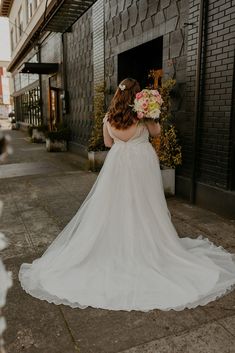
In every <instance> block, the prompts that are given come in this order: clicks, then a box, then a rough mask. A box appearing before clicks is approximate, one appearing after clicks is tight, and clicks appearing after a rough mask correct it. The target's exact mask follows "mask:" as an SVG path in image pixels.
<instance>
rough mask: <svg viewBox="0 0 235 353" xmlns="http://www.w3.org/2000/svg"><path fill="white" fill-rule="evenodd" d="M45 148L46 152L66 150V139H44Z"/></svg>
mask: <svg viewBox="0 0 235 353" xmlns="http://www.w3.org/2000/svg"><path fill="white" fill-rule="evenodd" d="M46 150H47V151H48V152H66V151H67V150H68V148H67V141H65V140H54V141H52V140H50V139H46Z"/></svg>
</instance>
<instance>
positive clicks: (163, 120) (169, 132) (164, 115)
mask: <svg viewBox="0 0 235 353" xmlns="http://www.w3.org/2000/svg"><path fill="white" fill-rule="evenodd" d="M175 84H176V81H175V80H173V79H168V80H166V81H165V82H163V84H162V86H161V87H160V89H159V91H160V94H161V96H162V99H163V105H162V109H161V115H160V125H161V134H160V136H158V137H154V138H151V143H152V145H153V147H154V148H155V150H156V152H157V155H158V157H159V161H160V165H161V167H163V166H165V167H169V168H175V167H176V166H177V165H181V164H182V152H181V146H180V144H179V141H178V138H177V130H176V129H175V126H174V125H173V123H172V114H171V90H172V88H173V87H174V86H175Z"/></svg>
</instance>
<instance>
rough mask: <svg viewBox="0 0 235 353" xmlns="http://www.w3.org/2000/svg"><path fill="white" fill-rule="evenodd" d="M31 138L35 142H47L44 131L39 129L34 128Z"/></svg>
mask: <svg viewBox="0 0 235 353" xmlns="http://www.w3.org/2000/svg"><path fill="white" fill-rule="evenodd" d="M31 140H32V142H35V143H44V142H46V137H45V134H44V133H43V132H42V131H39V130H38V129H33V131H32V138H31Z"/></svg>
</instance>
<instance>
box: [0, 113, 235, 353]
mask: <svg viewBox="0 0 235 353" xmlns="http://www.w3.org/2000/svg"><path fill="white" fill-rule="evenodd" d="M0 125H2V129H5V130H6V131H7V130H8V129H9V123H8V121H7V120H6V119H0ZM7 132H8V133H9V134H10V135H11V136H12V145H13V148H14V153H13V155H10V156H9V157H8V159H7V160H6V161H5V162H4V164H1V165H0V200H2V201H3V202H4V208H3V214H2V216H1V218H0V231H1V232H3V233H4V234H5V235H6V236H7V237H8V239H9V242H10V244H9V246H8V248H7V249H6V250H4V251H3V252H2V253H1V256H2V258H3V260H4V263H5V265H6V267H7V269H8V270H10V271H12V273H13V279H14V285H13V287H12V288H11V289H10V290H9V293H8V297H7V305H6V307H5V309H4V315H5V317H6V319H7V325H8V327H7V330H6V332H5V335H4V337H5V342H6V349H7V352H8V353H18V352H26V353H76V352H80V353H212V352H213V353H235V291H233V292H231V293H229V294H227V295H225V296H223V297H222V298H220V299H217V300H216V301H213V302H211V303H209V304H207V305H206V306H198V307H197V308H195V309H185V310H183V311H180V312H177V311H173V310H170V311H160V310H152V311H150V312H147V313H143V312H138V311H131V312H125V311H111V310H104V309H95V308H91V307H88V308H86V309H72V308H70V307H67V306H63V305H59V306H56V305H54V304H49V303H47V302H46V301H40V300H37V299H35V298H33V297H31V296H29V295H28V294H26V293H25V292H24V291H23V290H22V289H21V287H20V284H19V282H18V270H19V266H20V265H21V264H22V263H23V262H31V261H32V260H34V259H35V258H37V257H39V256H40V255H41V254H42V253H43V252H44V251H45V250H46V248H47V247H48V245H49V244H50V243H51V241H52V240H53V239H54V238H55V237H56V236H57V235H58V234H59V232H60V231H61V230H62V229H63V228H64V227H65V225H66V224H67V223H68V222H69V220H70V219H71V218H72V216H73V215H74V214H75V213H76V211H77V209H78V208H79V206H80V205H81V203H82V201H83V200H84V198H85V197H86V195H87V193H88V192H89V190H90V188H91V187H92V185H93V183H94V182H95V180H96V177H97V173H92V172H90V171H89V170H88V165H87V162H86V160H84V159H82V158H81V157H78V156H77V155H76V154H74V153H71V152H62V153H48V152H46V150H45V145H44V144H32V143H30V141H29V139H28V137H27V134H26V133H25V132H22V131H15V130H14V131H7ZM167 202H168V206H169V209H170V211H171V214H172V220H173V223H174V225H175V227H176V229H177V231H178V233H179V236H180V237H183V236H190V237H192V238H196V237H197V236H198V235H202V236H205V237H207V238H208V239H209V240H211V241H213V242H214V243H215V244H216V245H218V246H223V247H224V248H225V249H226V250H228V251H230V252H234V253H235V221H234V220H227V219H225V218H222V217H220V216H218V215H216V214H215V213H212V212H209V211H207V210H204V209H201V208H198V207H196V206H193V205H190V204H188V203H187V202H185V201H184V200H181V199H179V198H176V197H171V198H168V199H167Z"/></svg>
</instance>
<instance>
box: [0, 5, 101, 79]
mask: <svg viewBox="0 0 235 353" xmlns="http://www.w3.org/2000/svg"><path fill="white" fill-rule="evenodd" d="M7 1H9V2H10V3H11V4H12V2H13V1H10V0H3V2H7ZM96 1H97V0H59V1H58V0H53V1H51V2H50V3H49V5H48V8H47V14H46V15H45V13H44V14H43V15H42V16H41V18H40V19H39V21H38V23H37V24H36V25H35V27H34V29H33V30H32V31H31V33H30V34H29V35H28V37H27V39H26V40H25V42H24V43H23V45H22V47H21V48H20V49H19V51H18V52H17V54H16V55H15V57H14V58H13V59H12V60H11V62H10V64H9V66H8V68H7V70H8V71H10V72H13V71H14V70H15V69H16V67H17V65H19V61H20V60H21V59H22V57H24V56H25V55H26V54H27V53H28V52H29V51H30V50H31V49H32V48H33V47H34V46H35V45H37V43H38V40H39V38H40V37H41V36H42V35H43V34H45V33H46V32H60V33H64V32H66V31H69V29H70V28H71V26H72V25H73V24H74V23H75V22H76V21H77V20H78V19H79V17H81V16H82V15H83V14H84V13H85V12H86V11H87V10H88V9H89V7H91V6H92V5H93V4H94V3H95V2H96ZM10 6H11V5H9V10H8V13H9V11H10Z"/></svg>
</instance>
